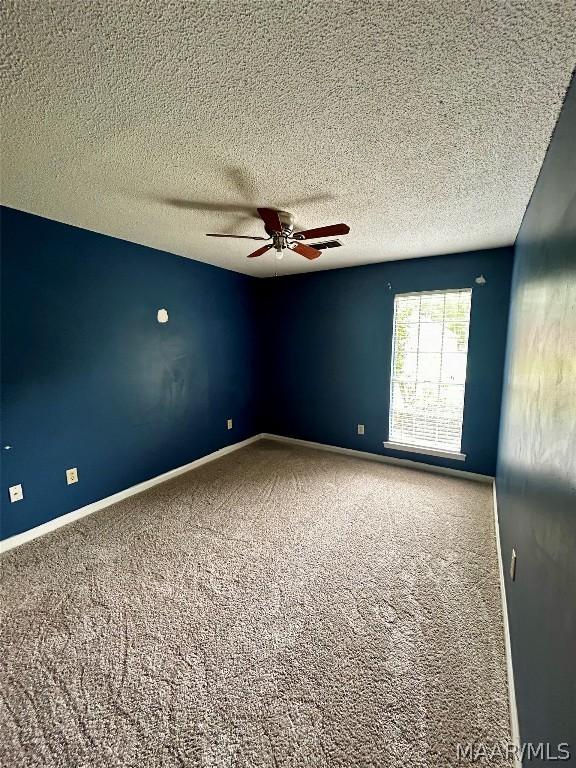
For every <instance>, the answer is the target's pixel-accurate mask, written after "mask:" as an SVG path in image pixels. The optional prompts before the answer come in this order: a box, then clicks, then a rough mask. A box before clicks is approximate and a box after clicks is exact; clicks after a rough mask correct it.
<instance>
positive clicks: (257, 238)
mask: <svg viewBox="0 0 576 768" xmlns="http://www.w3.org/2000/svg"><path fill="white" fill-rule="evenodd" d="M206 237H235V238H237V239H240V240H270V238H269V237H252V236H251V235H216V234H214V233H213V232H206Z"/></svg>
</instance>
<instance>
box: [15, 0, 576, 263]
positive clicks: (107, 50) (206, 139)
mask: <svg viewBox="0 0 576 768" xmlns="http://www.w3.org/2000/svg"><path fill="white" fill-rule="evenodd" d="M2 16H3V19H2V26H3V28H4V35H6V36H7V40H6V41H5V42H4V44H3V46H2V49H3V54H2V55H3V59H4V61H3V67H2V79H3V83H2V111H3V125H2V170H3V184H2V188H3V189H2V199H3V202H5V203H6V204H8V205H10V206H13V207H15V208H20V209H23V210H26V211H31V212H33V213H38V214H40V215H42V216H47V217H49V218H53V219H57V220H59V221H64V222H67V223H70V224H75V225H77V226H80V227H84V228H87V229H91V230H95V231H98V232H104V233H106V234H110V235H115V236H117V237H121V238H124V239H126V240H131V241H134V242H138V243H144V244H146V245H150V246H154V247H156V248H161V249H164V250H167V251H172V252H174V253H178V254H181V255H183V256H190V257H192V258H195V259H199V260H201V261H207V262H211V263H213V264H218V265H220V266H223V267H227V268H230V269H235V270H239V271H242V272H247V273H250V274H258V275H267V274H271V273H273V271H274V267H275V261H274V257H273V255H272V254H268V255H266V256H264V257H262V258H260V259H255V260H247V259H246V258H245V256H246V254H247V253H248V252H250V250H252V243H251V242H250V241H242V240H237V241H234V240H211V239H209V238H206V237H205V236H204V233H205V232H219V231H220V232H227V231H234V232H236V233H239V234H262V232H261V226H260V223H259V221H258V220H255V219H251V218H250V217H249V215H248V216H247V215H246V213H245V212H244V211H245V210H250V209H253V208H255V207H256V205H266V206H273V207H283V208H288V209H289V210H290V211H292V212H293V213H294V214H295V215H296V217H297V221H298V223H300V224H301V225H302V226H314V225H320V224H325V223H326V224H327V223H331V222H338V221H345V222H347V223H348V224H350V226H351V233H350V235H349V236H348V237H347V238H343V241H344V242H345V246H344V247H343V248H340V249H337V250H334V251H325V252H324V253H323V255H322V257H321V258H320V259H319V260H318V261H316V262H308V261H307V260H306V259H303V258H302V257H299V256H296V255H295V254H290V256H288V257H287V258H285V259H284V260H283V261H282V262H277V265H278V270H279V272H281V273H286V272H298V271H304V270H316V269H326V268H332V267H337V266H348V265H353V264H364V263H369V262H373V261H385V260H388V259H399V258H408V257H413V256H424V255H429V254H435V253H446V252H452V251H465V250H471V249H476V248H485V247H492V246H500V245H506V244H510V243H512V242H513V241H514V239H515V237H516V233H517V231H518V227H519V225H520V221H521V219H522V215H523V213H524V210H525V207H526V204H527V202H528V199H529V197H530V194H531V192H532V189H533V186H534V183H535V180H536V177H537V175H538V171H539V169H540V165H541V163H542V160H543V157H544V153H545V151H546V147H547V144H548V141H549V138H550V134H551V132H552V129H553V127H554V123H555V121H556V118H557V116H558V112H559V110H560V107H561V104H562V99H563V96H564V93H565V90H566V87H567V85H568V82H569V79H570V74H571V70H572V67H573V65H574V61H575V60H576V42H575V40H576V38H575V36H574V28H575V27H576V0H562V1H561V2H559V1H558V0H556V1H554V0H525V2H512V1H509V2H504V0H501V1H496V2H494V1H493V2H490V1H487V2H482V3H481V2H479V0H478V1H477V2H470V1H468V2H464V1H463V0H430V2H422V1H419V0H416V1H413V2H409V3H385V2H382V0H364V1H363V2H358V0H351V1H350V2H344V1H336V0H323V1H322V2H318V1H310V2H305V1H303V0H301V1H300V2H294V0H273V1H271V0H267V1H266V2H261V1H260V0H248V1H247V2H243V1H241V0H239V1H236V0H228V1H227V2H220V1H218V0H217V1H216V2H208V0H199V1H198V2H195V3H187V2H180V3H172V2H158V0H150V1H149V2H123V3H121V2H117V0H109V1H108V2H104V1H103V0H97V1H91V2H89V3H84V2H80V1H78V0H75V1H74V2H72V1H71V0H67V1H65V0H60V1H59V2H49V1H48V0H43V2H37V0H34V1H33V2H31V1H30V0H18V2H7V3H6V2H5V3H4V6H3V10H2ZM170 201H176V203H177V204H173V203H172V204H171V202H170ZM187 203H190V205H188V204H187ZM204 204H208V205H204ZM210 205H213V206H214V210H206V208H207V207H210ZM219 207H224V208H225V210H218V208H219ZM237 207H238V210H237ZM254 247H257V243H254Z"/></svg>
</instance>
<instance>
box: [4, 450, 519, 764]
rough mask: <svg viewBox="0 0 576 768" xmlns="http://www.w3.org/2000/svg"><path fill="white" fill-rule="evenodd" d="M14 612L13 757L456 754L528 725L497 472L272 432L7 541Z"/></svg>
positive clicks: (419, 758) (304, 759)
mask: <svg viewBox="0 0 576 768" xmlns="http://www.w3.org/2000/svg"><path fill="white" fill-rule="evenodd" d="M2 613H3V622H2V648H1V656H2V658H1V664H2V675H3V680H2V714H1V717H2V721H3V722H2V725H3V733H4V735H3V738H2V742H1V746H0V757H1V760H2V765H4V766H10V768H24V767H25V766H43V767H44V766H48V767H50V766H65V767H68V766H74V768H98V766H139V767H140V766H143V767H146V768H148V767H155V766H166V767H168V766H202V768H216V766H218V767H220V766H230V767H232V766H234V767H236V766H243V767H244V766H246V767H248V766H258V767H260V766H271V767H272V768H280V767H283V768H284V767H288V766H290V768H294V767H295V766H303V767H306V768H317V767H318V768H319V767H320V766H346V768H352V767H354V768H356V767H364V766H372V767H380V766H398V767H400V766H403V767H404V766H423V767H424V766H425V767H426V768H433V767H435V766H438V768H445V767H446V766H448V765H457V764H459V763H458V760H457V756H456V744H457V743H458V742H472V741H487V742H490V743H492V742H495V741H501V740H507V739H509V732H508V715H507V690H506V676H505V662H504V648H503V634H502V625H501V608H500V596H499V586H498V574H497V563H496V553H495V541H494V530H493V517H492V507H491V488H490V486H487V485H482V484H478V483H474V482H470V481H465V480H459V479H454V478H449V477H443V476H439V475H433V474H429V473H424V472H417V471H412V470H408V469H401V468H396V467H392V466H387V465H384V464H378V463H374V462H369V461H363V460H360V459H353V458H348V457H345V456H339V455H336V454H331V453H325V452H321V451H313V450H309V449H303V448H293V447H291V446H287V445H281V444H278V443H271V442H260V443H256V444H254V445H252V446H250V447H248V448H245V449H243V450H242V451H238V452H236V453H233V454H231V455H230V456H228V457H226V458H224V459H222V460H220V461H217V462H214V463H211V464H208V465H206V466H204V467H202V468H201V469H198V470H196V471H193V472H190V473H188V474H187V475H184V476H182V477H181V478H178V479H177V480H174V481H172V482H170V483H167V484H164V485H161V486H158V487H157V488H155V489H153V490H151V491H148V492H146V493H144V494H141V495H140V496H136V497H133V498H131V499H129V500H128V501H125V502H122V503H120V504H117V505H116V506H114V507H110V508H108V509H107V510H104V511H102V512H100V513H96V514H94V515H92V516H90V517H87V518H85V519H84V520H82V521H80V522H77V523H75V524H72V525H70V526H68V527H65V528H63V529H61V530H60V531H57V532H56V533H54V534H52V535H50V536H47V537H44V538H42V539H38V540H36V541H35V542H32V543H30V544H28V545H25V546H23V547H21V548H19V549H17V550H14V551H12V552H10V553H8V554H7V555H5V556H4V558H3V578H2ZM502 764H503V763H498V762H496V761H494V762H491V763H490V765H492V766H494V765H502Z"/></svg>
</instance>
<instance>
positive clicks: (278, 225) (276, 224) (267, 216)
mask: <svg viewBox="0 0 576 768" xmlns="http://www.w3.org/2000/svg"><path fill="white" fill-rule="evenodd" d="M256 210H257V211H258V214H259V216H260V218H261V219H262V221H263V222H264V224H265V225H266V227H267V228H268V229H269V230H270V231H271V232H282V222H281V221H280V216H278V211H275V210H274V208H257V209H256Z"/></svg>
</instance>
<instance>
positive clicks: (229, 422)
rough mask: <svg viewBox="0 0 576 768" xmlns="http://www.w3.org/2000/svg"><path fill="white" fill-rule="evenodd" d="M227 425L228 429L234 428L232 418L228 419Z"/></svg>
mask: <svg viewBox="0 0 576 768" xmlns="http://www.w3.org/2000/svg"><path fill="white" fill-rule="evenodd" d="M226 425H227V427H228V429H232V419H228V421H227V422H226Z"/></svg>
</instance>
